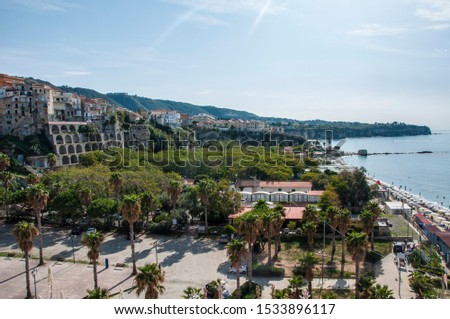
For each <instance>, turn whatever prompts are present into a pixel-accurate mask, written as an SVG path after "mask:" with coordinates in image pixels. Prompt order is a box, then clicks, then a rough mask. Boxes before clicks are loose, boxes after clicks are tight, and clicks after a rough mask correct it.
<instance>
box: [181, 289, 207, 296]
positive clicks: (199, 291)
mask: <svg viewBox="0 0 450 319" xmlns="http://www.w3.org/2000/svg"><path fill="white" fill-rule="evenodd" d="M204 297H205V295H204V294H203V289H202V288H193V287H187V288H186V289H184V290H183V296H182V298H183V299H203V298H204Z"/></svg>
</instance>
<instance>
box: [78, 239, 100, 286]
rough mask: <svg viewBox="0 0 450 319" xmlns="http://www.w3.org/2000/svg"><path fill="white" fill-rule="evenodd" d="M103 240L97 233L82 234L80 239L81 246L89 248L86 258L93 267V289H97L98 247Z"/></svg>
mask: <svg viewBox="0 0 450 319" xmlns="http://www.w3.org/2000/svg"><path fill="white" fill-rule="evenodd" d="M104 240H105V237H104V236H103V235H102V234H101V233H100V232H98V231H95V232H92V233H84V234H83V237H82V238H81V244H83V246H86V247H87V248H89V251H88V253H87V256H88V257H89V259H90V260H91V261H92V265H93V266H94V289H97V288H98V280H97V260H98V257H99V256H100V245H101V244H102V242H103V241H104Z"/></svg>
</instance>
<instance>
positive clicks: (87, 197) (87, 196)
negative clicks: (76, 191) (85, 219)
mask: <svg viewBox="0 0 450 319" xmlns="http://www.w3.org/2000/svg"><path fill="white" fill-rule="evenodd" d="M80 199H81V203H82V204H83V208H84V213H85V214H87V209H88V207H89V205H90V204H91V202H92V191H91V190H90V189H89V188H83V189H81V190H80Z"/></svg>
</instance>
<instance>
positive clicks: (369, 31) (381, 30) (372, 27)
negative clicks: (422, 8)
mask: <svg viewBox="0 0 450 319" xmlns="http://www.w3.org/2000/svg"><path fill="white" fill-rule="evenodd" d="M406 31H407V30H406V29H405V28H398V27H386V26H383V25H380V24H363V25H361V26H359V27H358V28H356V29H354V30H351V31H349V32H348V34H350V35H353V36H358V37H381V36H390V35H398V34H401V33H405V32H406Z"/></svg>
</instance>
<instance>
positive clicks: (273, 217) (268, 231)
mask: <svg viewBox="0 0 450 319" xmlns="http://www.w3.org/2000/svg"><path fill="white" fill-rule="evenodd" d="M261 219H262V222H263V230H264V236H265V237H266V238H267V244H268V247H267V251H268V260H267V263H268V264H269V265H271V264H272V238H273V237H274V236H276V235H277V230H278V229H279V225H280V223H281V224H282V222H283V221H284V218H283V216H281V214H280V213H278V212H275V211H273V210H272V209H269V208H268V209H267V210H266V211H264V212H263V213H262V215H261ZM277 248H278V247H277V245H275V251H276V250H277Z"/></svg>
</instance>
